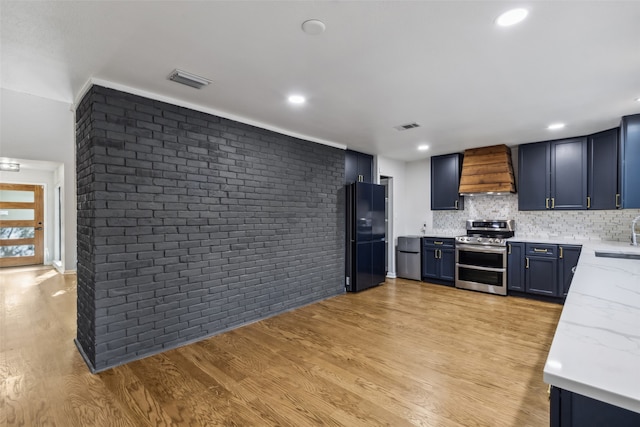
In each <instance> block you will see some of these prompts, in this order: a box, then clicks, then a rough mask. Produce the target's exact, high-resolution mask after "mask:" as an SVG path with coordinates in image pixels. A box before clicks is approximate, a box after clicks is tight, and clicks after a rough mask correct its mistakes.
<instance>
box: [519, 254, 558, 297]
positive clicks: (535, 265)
mask: <svg viewBox="0 0 640 427" xmlns="http://www.w3.org/2000/svg"><path fill="white" fill-rule="evenodd" d="M557 254H558V246H557V245H549V244H537V243H527V244H526V245H525V259H524V260H525V265H524V269H525V292H527V293H530V294H536V295H544V296H548V297H559V296H560V290H559V286H558V255H557Z"/></svg>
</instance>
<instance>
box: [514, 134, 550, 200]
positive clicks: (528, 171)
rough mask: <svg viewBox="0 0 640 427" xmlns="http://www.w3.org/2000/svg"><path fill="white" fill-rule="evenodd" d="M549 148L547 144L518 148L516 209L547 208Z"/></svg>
mask: <svg viewBox="0 0 640 427" xmlns="http://www.w3.org/2000/svg"><path fill="white" fill-rule="evenodd" d="M550 168H551V147H550V145H549V143H548V142H538V143H535V144H523V145H521V146H519V147H518V209H519V210H521V211H538V210H545V209H547V208H548V207H549V199H550V197H551V196H550V195H549V192H550V185H551V184H550V179H551V169H550Z"/></svg>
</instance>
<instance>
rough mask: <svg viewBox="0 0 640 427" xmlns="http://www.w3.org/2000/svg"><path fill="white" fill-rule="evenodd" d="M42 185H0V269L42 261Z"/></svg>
mask: <svg viewBox="0 0 640 427" xmlns="http://www.w3.org/2000/svg"><path fill="white" fill-rule="evenodd" d="M43 193H44V190H43V187H42V186H41V185H25V184H1V183H0V267H14V266H22V265H34V264H42V263H43V261H44V246H43V243H44V225H43V224H44V200H43Z"/></svg>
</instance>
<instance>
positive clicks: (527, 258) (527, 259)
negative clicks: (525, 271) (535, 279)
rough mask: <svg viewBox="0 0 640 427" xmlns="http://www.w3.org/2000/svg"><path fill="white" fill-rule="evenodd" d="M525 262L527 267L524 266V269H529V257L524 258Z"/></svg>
mask: <svg viewBox="0 0 640 427" xmlns="http://www.w3.org/2000/svg"><path fill="white" fill-rule="evenodd" d="M525 260H526V261H527V265H525V266H524V268H529V257H526V258H525Z"/></svg>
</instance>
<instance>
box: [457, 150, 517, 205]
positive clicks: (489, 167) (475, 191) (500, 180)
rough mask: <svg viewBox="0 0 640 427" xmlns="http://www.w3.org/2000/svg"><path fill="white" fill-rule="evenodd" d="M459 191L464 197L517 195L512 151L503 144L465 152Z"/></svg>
mask: <svg viewBox="0 0 640 427" xmlns="http://www.w3.org/2000/svg"><path fill="white" fill-rule="evenodd" d="M458 191H459V193H460V194H461V195H463V196H472V195H480V194H482V195H484V194H494V195H501V194H508V193H515V192H516V183H515V178H514V175H513V164H512V162H511V149H510V148H509V147H507V146H506V145H504V144H503V145H492V146H490V147H481V148H473V149H469V150H465V152H464V158H463V161H462V175H461V177H460V188H459V190H458Z"/></svg>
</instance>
